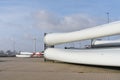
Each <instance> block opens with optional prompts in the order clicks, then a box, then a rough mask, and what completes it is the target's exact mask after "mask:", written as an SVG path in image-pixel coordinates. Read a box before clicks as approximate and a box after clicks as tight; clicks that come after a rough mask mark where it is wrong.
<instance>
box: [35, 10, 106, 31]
mask: <svg viewBox="0 0 120 80" xmlns="http://www.w3.org/2000/svg"><path fill="white" fill-rule="evenodd" d="M35 19H36V25H37V27H39V28H40V29H42V30H44V31H48V32H69V31H76V30H80V29H84V28H87V27H94V26H96V25H98V24H101V23H103V21H104V19H101V18H95V17H93V16H90V15H87V14H80V13H79V14H72V15H67V16H58V15H56V14H53V13H50V12H47V11H44V10H41V11H39V12H38V13H36V16H35Z"/></svg>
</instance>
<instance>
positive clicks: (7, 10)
mask: <svg viewBox="0 0 120 80" xmlns="http://www.w3.org/2000/svg"><path fill="white" fill-rule="evenodd" d="M119 3H120V0H0V36H1V37H0V45H1V46H0V50H8V49H10V50H13V46H14V45H13V44H14V42H15V46H16V50H17V51H33V50H34V40H33V39H34V38H36V39H37V41H36V42H37V51H42V50H43V34H44V32H47V33H48V32H69V31H76V30H80V29H84V28H87V27H94V26H96V25H101V24H104V23H107V12H109V13H110V21H111V22H112V21H117V20H120V10H119V8H120V5H119Z"/></svg>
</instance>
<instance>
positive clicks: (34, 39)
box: [33, 38, 36, 52]
mask: <svg viewBox="0 0 120 80" xmlns="http://www.w3.org/2000/svg"><path fill="white" fill-rule="evenodd" d="M33 41H34V52H36V38H33Z"/></svg>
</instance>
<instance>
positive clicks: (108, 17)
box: [107, 12, 110, 40]
mask: <svg viewBox="0 0 120 80" xmlns="http://www.w3.org/2000/svg"><path fill="white" fill-rule="evenodd" d="M107 23H108V24H109V23H110V13H109V12H107ZM108 40H110V37H109V36H108Z"/></svg>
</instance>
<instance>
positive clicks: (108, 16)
mask: <svg viewBox="0 0 120 80" xmlns="http://www.w3.org/2000/svg"><path fill="white" fill-rule="evenodd" d="M109 14H110V13H109V12H107V22H108V23H109V22H110V15H109Z"/></svg>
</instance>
